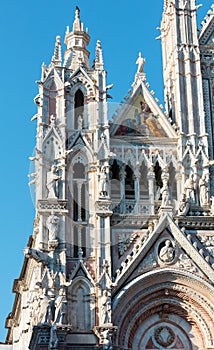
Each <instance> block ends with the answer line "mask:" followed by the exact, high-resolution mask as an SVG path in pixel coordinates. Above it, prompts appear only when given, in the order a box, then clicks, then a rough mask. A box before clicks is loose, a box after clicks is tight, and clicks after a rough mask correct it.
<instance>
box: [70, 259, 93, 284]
mask: <svg viewBox="0 0 214 350" xmlns="http://www.w3.org/2000/svg"><path fill="white" fill-rule="evenodd" d="M77 277H84V278H86V279H88V280H89V281H90V282H91V284H92V285H94V280H93V278H92V276H91V274H90V273H89V271H88V270H87V268H86V267H85V265H84V263H83V262H82V261H79V262H78V263H77V265H76V266H75V268H74V270H73V271H72V272H71V274H70V276H69V280H70V281H73V280H74V279H75V278H77Z"/></svg>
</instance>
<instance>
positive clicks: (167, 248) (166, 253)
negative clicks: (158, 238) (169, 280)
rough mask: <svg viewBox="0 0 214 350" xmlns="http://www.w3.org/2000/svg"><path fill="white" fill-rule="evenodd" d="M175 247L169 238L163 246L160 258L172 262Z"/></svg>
mask: <svg viewBox="0 0 214 350" xmlns="http://www.w3.org/2000/svg"><path fill="white" fill-rule="evenodd" d="M174 252H175V249H174V247H172V246H171V241H170V240H169V239H167V240H166V241H165V245H164V247H162V248H161V250H160V254H159V258H160V260H161V261H163V262H171V261H172V260H173V259H174Z"/></svg>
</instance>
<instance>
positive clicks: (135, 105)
mask: <svg viewBox="0 0 214 350" xmlns="http://www.w3.org/2000/svg"><path fill="white" fill-rule="evenodd" d="M111 135H112V136H125V135H137V136H147V137H158V138H160V137H170V138H175V137H177V135H176V133H175V130H174V129H173V128H172V126H171V124H170V122H169V121H168V120H167V118H166V116H165V115H164V113H163V111H162V109H161V108H160V106H159V105H158V104H157V102H156V100H155V99H154V97H153V95H152V93H151V92H150V91H149V90H148V88H147V87H146V85H145V84H144V82H142V81H141V82H140V83H139V85H138V86H137V88H135V89H134V91H133V93H132V95H131V96H130V97H129V98H128V99H127V100H126V103H124V104H123V105H122V107H121V110H120V111H119V112H118V116H117V117H116V118H115V119H114V123H113V124H112V126H111Z"/></svg>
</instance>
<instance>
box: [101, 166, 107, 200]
mask: <svg viewBox="0 0 214 350" xmlns="http://www.w3.org/2000/svg"><path fill="white" fill-rule="evenodd" d="M100 196H101V197H108V177H107V172H106V167H105V166H102V168H101V173H100Z"/></svg>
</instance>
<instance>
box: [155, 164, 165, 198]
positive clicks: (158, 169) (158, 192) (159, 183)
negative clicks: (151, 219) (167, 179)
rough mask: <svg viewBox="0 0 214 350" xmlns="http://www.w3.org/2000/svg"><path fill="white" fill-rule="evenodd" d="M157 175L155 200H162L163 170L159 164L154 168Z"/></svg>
mask: <svg viewBox="0 0 214 350" xmlns="http://www.w3.org/2000/svg"><path fill="white" fill-rule="evenodd" d="M154 173H155V200H157V201H158V200H161V188H162V187H163V182H162V179H161V175H162V169H161V167H160V165H159V163H158V162H157V163H156V164H155V167H154Z"/></svg>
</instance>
